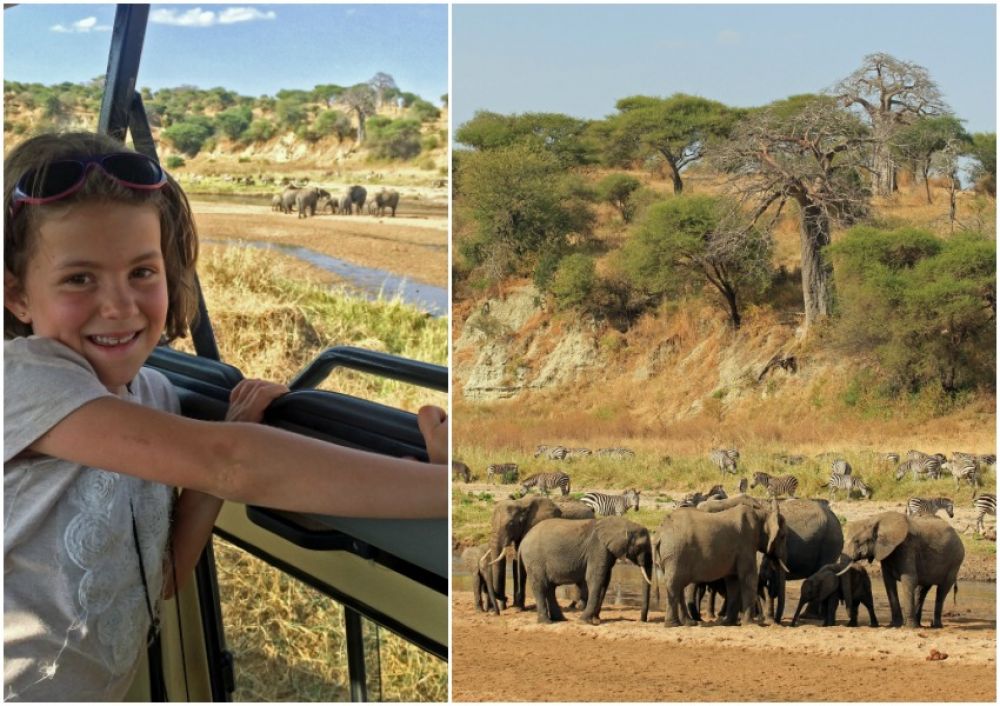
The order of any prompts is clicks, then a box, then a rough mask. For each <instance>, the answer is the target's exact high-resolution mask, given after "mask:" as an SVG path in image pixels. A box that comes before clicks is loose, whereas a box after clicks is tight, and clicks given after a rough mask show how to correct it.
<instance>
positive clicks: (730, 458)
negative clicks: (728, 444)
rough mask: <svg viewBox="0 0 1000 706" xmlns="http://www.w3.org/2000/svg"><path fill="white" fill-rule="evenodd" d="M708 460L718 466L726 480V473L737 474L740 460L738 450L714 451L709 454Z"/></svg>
mask: <svg viewBox="0 0 1000 706" xmlns="http://www.w3.org/2000/svg"><path fill="white" fill-rule="evenodd" d="M708 458H709V460H711V462H712V465H714V466H718V468H719V472H720V473H721V474H722V476H723V478H725V476H726V473H727V472H728V473H733V474H735V473H736V466H737V464H738V463H739V460H740V452H739V450H738V449H712V450H711V451H709V452H708Z"/></svg>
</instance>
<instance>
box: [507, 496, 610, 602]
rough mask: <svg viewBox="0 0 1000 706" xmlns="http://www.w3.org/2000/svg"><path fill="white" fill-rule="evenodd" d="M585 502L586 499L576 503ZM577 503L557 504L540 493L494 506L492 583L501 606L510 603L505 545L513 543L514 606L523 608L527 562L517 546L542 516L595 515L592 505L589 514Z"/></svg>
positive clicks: (545, 518)
mask: <svg viewBox="0 0 1000 706" xmlns="http://www.w3.org/2000/svg"><path fill="white" fill-rule="evenodd" d="M577 504H578V505H583V503H577ZM577 504H574V503H562V504H556V503H554V502H553V501H551V500H549V499H548V498H544V497H539V496H529V497H526V498H520V499H518V500H501V501H500V502H498V503H497V504H496V505H495V506H494V508H493V515H492V517H491V519H490V528H491V529H490V550H491V552H492V557H494V558H493V559H492V561H491V564H492V567H493V571H492V583H493V589H494V591H495V592H496V596H497V601H498V603H499V606H500V609H501V610H503V609H506V607H507V595H506V593H505V588H506V581H507V559H506V549H507V547H508V546H509V545H511V544H513V545H514V567H513V568H514V571H513V574H514V606H515V607H517V608H520V609H521V610H524V593H525V580H526V575H525V572H524V566H523V565H522V564H521V563H520V561H518V558H517V550H518V548H519V547H520V546H521V540H522V539H524V535H526V534H527V533H528V530H530V529H531V528H532V527H534V526H535V525H536V524H538V523H539V522H542V521H543V520H548V519H551V518H554V517H560V518H562V517H570V518H585V517H589V518H590V519H593V517H594V512H593V510H591V509H590V508H586V510H587V511H589V515H588V514H587V513H585V512H584V511H583V510H581V509H580V508H578V507H576V505H577ZM584 507H586V506H584Z"/></svg>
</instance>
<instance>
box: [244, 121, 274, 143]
mask: <svg viewBox="0 0 1000 706" xmlns="http://www.w3.org/2000/svg"><path fill="white" fill-rule="evenodd" d="M276 134H278V128H277V127H276V126H275V124H274V123H272V122H271V121H270V120H264V119H263V118H261V119H259V120H254V121H253V122H252V123H250V127H248V128H247V129H246V132H244V133H243V137H244V139H247V140H249V141H251V142H266V141H267V140H270V139H271V138H272V137H274V136H275V135H276Z"/></svg>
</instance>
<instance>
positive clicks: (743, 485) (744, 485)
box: [740, 478, 750, 495]
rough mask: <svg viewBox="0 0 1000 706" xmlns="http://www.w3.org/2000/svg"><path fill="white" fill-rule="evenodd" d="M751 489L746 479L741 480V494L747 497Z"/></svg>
mask: <svg viewBox="0 0 1000 706" xmlns="http://www.w3.org/2000/svg"><path fill="white" fill-rule="evenodd" d="M749 488H750V482H749V481H748V480H747V479H746V478H740V493H741V494H743V495H746V492H747V490H749Z"/></svg>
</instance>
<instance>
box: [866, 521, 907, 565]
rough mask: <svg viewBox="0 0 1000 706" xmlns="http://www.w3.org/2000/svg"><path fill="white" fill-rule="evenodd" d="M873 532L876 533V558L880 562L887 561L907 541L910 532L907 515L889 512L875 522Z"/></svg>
mask: <svg viewBox="0 0 1000 706" xmlns="http://www.w3.org/2000/svg"><path fill="white" fill-rule="evenodd" d="M873 531H874V533H875V558H876V559H877V560H878V561H885V559H886V558H887V557H888V556H889V555H890V554H892V553H893V552H894V551H896V547H898V546H899V545H900V544H902V543H903V540H904V539H906V535H907V534H908V533H909V531H910V524H909V522H907V520H906V516H905V515H901V514H900V513H898V512H887V513H885V514H883V515H882V516H880V517H879V518H878V521H876V522H875V527H874V530H873Z"/></svg>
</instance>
